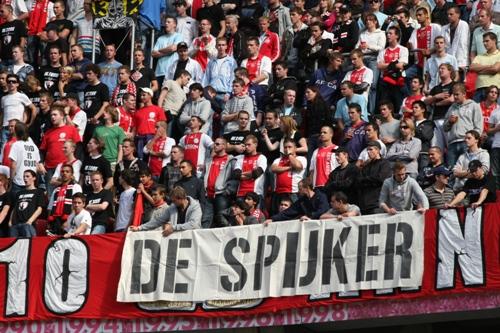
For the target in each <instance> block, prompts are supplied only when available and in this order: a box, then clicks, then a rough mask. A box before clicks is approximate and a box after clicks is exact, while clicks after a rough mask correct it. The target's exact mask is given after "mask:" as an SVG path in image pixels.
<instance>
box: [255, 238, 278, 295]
mask: <svg viewBox="0 0 500 333" xmlns="http://www.w3.org/2000/svg"><path fill="white" fill-rule="evenodd" d="M266 238H267V242H266V243H264V240H265V239H266ZM266 244H267V245H269V246H271V252H270V253H269V256H267V257H266V258H265V259H264V258H263V257H264V250H265V247H266ZM280 246H281V245H280V239H279V238H278V237H276V236H267V237H266V236H259V241H258V245H257V257H256V258H255V273H254V280H253V290H259V289H260V288H261V286H262V271H263V267H262V266H263V265H262V264H264V267H267V266H271V264H272V263H273V262H275V261H276V258H278V254H279V251H280Z"/></svg>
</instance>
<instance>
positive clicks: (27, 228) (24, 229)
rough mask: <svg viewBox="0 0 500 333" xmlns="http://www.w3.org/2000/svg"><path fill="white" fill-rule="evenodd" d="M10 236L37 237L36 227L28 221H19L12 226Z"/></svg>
mask: <svg viewBox="0 0 500 333" xmlns="http://www.w3.org/2000/svg"><path fill="white" fill-rule="evenodd" d="M9 234H10V237H15V238H17V237H28V238H31V237H35V236H36V230H35V227H34V226H33V225H31V224H28V223H19V224H14V225H13V226H12V227H10V232H9Z"/></svg>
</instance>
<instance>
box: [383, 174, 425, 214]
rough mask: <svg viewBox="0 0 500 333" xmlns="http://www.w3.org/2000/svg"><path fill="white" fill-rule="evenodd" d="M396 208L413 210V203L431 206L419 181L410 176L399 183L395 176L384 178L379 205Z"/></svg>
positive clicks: (398, 209)
mask: <svg viewBox="0 0 500 333" xmlns="http://www.w3.org/2000/svg"><path fill="white" fill-rule="evenodd" d="M383 203H385V204H386V205H387V206H389V207H391V208H394V209H396V210H397V211H404V210H412V207H413V203H415V204H420V205H422V207H424V208H426V209H428V208H429V200H427V197H426V195H425V193H424V191H423V190H422V188H421V187H420V185H418V183H417V181H416V180H415V179H413V178H411V177H410V176H406V178H405V179H404V180H403V181H402V182H401V183H398V182H397V181H396V180H395V179H394V177H389V178H387V179H386V180H384V183H383V184H382V189H381V190H380V197H379V205H380V208H382V204H383Z"/></svg>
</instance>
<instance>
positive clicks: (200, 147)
mask: <svg viewBox="0 0 500 333" xmlns="http://www.w3.org/2000/svg"><path fill="white" fill-rule="evenodd" d="M202 126H203V120H202V119H201V118H200V117H198V116H192V117H191V120H190V121H189V129H190V131H189V133H188V134H186V135H184V136H183V137H182V138H181V139H180V140H179V146H181V147H183V148H184V158H185V159H186V160H188V161H189V162H191V164H192V165H193V166H194V167H195V168H196V176H198V177H201V176H202V175H203V172H204V171H205V159H206V156H207V152H209V151H210V149H212V146H213V141H212V138H211V137H209V136H208V135H206V134H205V133H203V132H201V128H202Z"/></svg>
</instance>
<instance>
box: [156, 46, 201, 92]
mask: <svg viewBox="0 0 500 333" xmlns="http://www.w3.org/2000/svg"><path fill="white" fill-rule="evenodd" d="M177 55H178V58H177V60H175V61H174V62H173V63H172V64H171V65H170V67H169V68H168V72H167V75H166V76H165V80H175V79H177V78H178V77H179V75H180V73H181V71H182V70H186V71H188V72H189V73H190V74H191V80H190V81H189V83H188V85H187V86H188V87H190V86H191V85H192V84H193V83H195V82H198V83H200V82H201V81H202V79H203V69H202V68H201V65H200V63H199V62H198V61H196V60H194V59H192V58H190V57H189V52H188V45H187V44H186V43H184V42H180V43H179V44H177Z"/></svg>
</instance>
